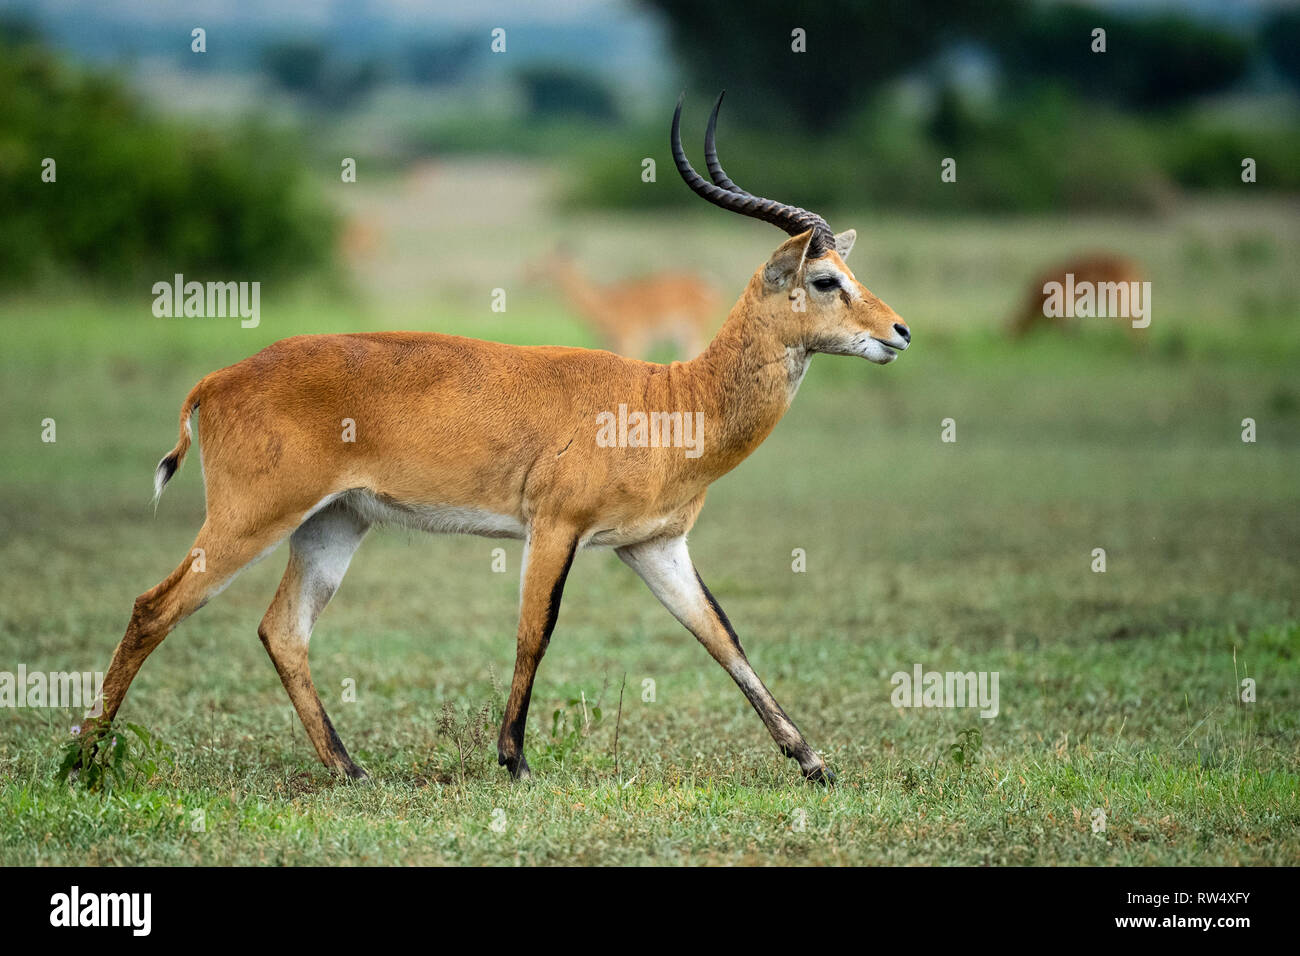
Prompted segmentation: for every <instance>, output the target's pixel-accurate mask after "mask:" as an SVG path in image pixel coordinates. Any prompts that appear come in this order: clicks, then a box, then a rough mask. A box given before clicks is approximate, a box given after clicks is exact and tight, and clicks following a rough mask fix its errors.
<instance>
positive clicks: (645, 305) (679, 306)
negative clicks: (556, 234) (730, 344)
mask: <svg viewBox="0 0 1300 956" xmlns="http://www.w3.org/2000/svg"><path fill="white" fill-rule="evenodd" d="M529 272H530V275H532V276H536V277H546V278H549V279H552V280H553V281H554V282H555V283H556V284H557V285H558V286H559V287H560V291H561V292H562V293H563V294H564V297H565V299H566V300H567V301H568V303H569V305H570V307H571V308H573V310H574V311H575V312H577V313H578V314H579V315H580V316H581V317H582V318H583V319H584V320H585V321H586V322H587V324H588V325H589V326H590V327H591V328H592V330H593V331H594V332H595V333H596V335H597V336H599V338H600V340H601V342H602V344H603V345H604V346H605V347H606V348H608V349H609V350H610V351H611V352H617V353H618V354H619V355H628V356H631V357H633V358H643V357H644V356H645V353H646V352H647V351H648V350H649V348H650V347H651V346H652V345H654V344H655V343H656V342H661V341H670V342H672V343H673V344H674V345H675V346H676V348H677V352H678V355H679V357H681V358H691V357H693V356H696V355H699V354H700V352H702V351H703V350H704V346H705V345H707V344H708V341H709V327H710V325H711V323H712V322H713V319H714V316H716V315H717V313H718V310H719V307H720V306H721V304H722V301H721V299H720V298H719V297H718V294H717V293H716V292H715V291H714V290H713V289H712V288H711V287H710V286H709V284H708V283H707V282H705V281H704V280H702V279H700V278H698V277H697V276H693V275H689V274H685V273H661V274H658V275H650V276H643V277H641V278H636V279H624V280H623V281H621V282H611V283H607V284H600V285H598V284H597V283H594V282H592V281H591V280H589V279H588V278H587V277H586V276H585V275H583V274H582V270H581V269H579V268H578V264H577V262H575V261H574V258H573V256H572V255H571V254H570V253H569V252H568V251H566V250H563V249H557V250H556V251H555V252H553V253H551V254H550V255H549V256H547V257H545V258H544V259H542V260H541V261H540V262H538V263H537V264H536V265H535V266H534V267H533V268H532V269H531V270H529Z"/></svg>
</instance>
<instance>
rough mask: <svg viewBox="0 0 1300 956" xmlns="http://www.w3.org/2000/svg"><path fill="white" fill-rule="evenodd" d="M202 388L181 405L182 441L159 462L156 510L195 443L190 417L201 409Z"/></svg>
mask: <svg viewBox="0 0 1300 956" xmlns="http://www.w3.org/2000/svg"><path fill="white" fill-rule="evenodd" d="M202 387H203V382H199V384H198V385H195V386H194V387H193V388H192V389H190V393H189V394H188V395H186V396H185V402H184V403H183V404H182V405H181V428H180V432H181V434H180V439H179V440H178V441H177V442H176V447H175V448H173V449H172V450H171V451H169V452H168V453H167V454H166V456H164V457H163V460H162V461H160V462H158V468H157V469H156V470H155V471H154V473H153V503H154V507H155V508H156V507H157V506H158V499H159V498H161V497H162V493H163V487H164V486H165V485H166V484H167V482H169V481H170V480H171V477H172V475H174V474H176V470H177V469H178V468H180V466H181V462H183V461H184V460H185V453H186V452H187V451H189V450H190V443H191V442H192V441H193V432H192V431H191V429H190V416H191V415H193V414H194V410H195V409H197V408H198V407H199V389H201V388H202Z"/></svg>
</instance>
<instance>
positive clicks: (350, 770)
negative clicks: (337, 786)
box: [339, 763, 370, 783]
mask: <svg viewBox="0 0 1300 956" xmlns="http://www.w3.org/2000/svg"><path fill="white" fill-rule="evenodd" d="M339 769H340V770H342V771H343V775H344V776H345V777H347V778H348V780H349V781H351V782H352V783H369V782H370V774H368V773H366V772H365V771H364V770H362V769H361V768H360V767H358V766H357V765H356V764H354V763H348V764H346V765H345V766H342V767H340V768H339Z"/></svg>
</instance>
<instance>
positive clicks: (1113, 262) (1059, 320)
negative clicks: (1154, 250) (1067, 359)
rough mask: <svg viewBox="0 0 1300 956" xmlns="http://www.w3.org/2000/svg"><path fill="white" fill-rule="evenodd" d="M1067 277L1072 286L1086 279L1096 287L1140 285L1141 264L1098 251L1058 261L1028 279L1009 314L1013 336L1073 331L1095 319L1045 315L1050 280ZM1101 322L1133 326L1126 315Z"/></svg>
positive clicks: (1056, 280)
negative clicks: (1017, 306) (1018, 302)
mask: <svg viewBox="0 0 1300 956" xmlns="http://www.w3.org/2000/svg"><path fill="white" fill-rule="evenodd" d="M1067 276H1072V277H1073V278H1071V279H1070V280H1069V283H1070V285H1072V286H1075V287H1077V286H1080V285H1081V284H1082V283H1085V282H1086V283H1091V284H1092V285H1093V287H1095V288H1097V289H1105V288H1106V287H1108V286H1109V285H1111V284H1116V285H1118V284H1120V283H1123V284H1124V285H1126V286H1127V285H1130V284H1132V283H1138V284H1139V287H1140V286H1141V283H1142V282H1143V275H1142V267H1141V266H1140V265H1138V263H1137V262H1135V261H1134V260H1133V259H1130V258H1128V257H1127V256H1121V255H1116V254H1113V253H1106V252H1100V253H1092V254H1087V255H1078V256H1074V257H1072V258H1070V259H1068V260H1065V261H1063V262H1059V263H1057V264H1055V265H1053V266H1051V267H1050V268H1047V269H1044V270H1043V271H1042V272H1040V273H1038V274H1037V275H1036V276H1035V277H1034V278H1033V280H1031V281H1030V283H1029V286H1028V288H1027V290H1026V293H1025V298H1024V305H1023V306H1022V307H1021V309H1020V311H1019V312H1017V313H1015V315H1014V316H1013V317H1012V319H1011V322H1010V325H1009V327H1008V331H1009V332H1010V334H1011V336H1012V337H1013V338H1021V337H1023V336H1025V335H1027V334H1028V333H1030V332H1032V331H1034V330H1035V329H1039V328H1057V329H1062V330H1065V331H1068V332H1075V331H1077V330H1078V326H1079V323H1080V322H1082V321H1094V322H1095V321H1098V320H1097V319H1091V320H1084V319H1079V318H1066V317H1056V316H1051V315H1048V314H1047V309H1046V307H1045V303H1046V301H1047V298H1048V292H1047V287H1048V286H1049V285H1050V284H1051V283H1060V284H1061V285H1065V284H1066V282H1067ZM1125 301H1128V299H1127V296H1125ZM1100 321H1102V322H1106V321H1113V322H1122V323H1123V324H1124V325H1125V326H1127V327H1128V328H1130V329H1132V323H1131V321H1130V319H1129V318H1128V317H1127V316H1122V315H1121V316H1114V315H1112V316H1109V317H1107V318H1104V319H1101V320H1100Z"/></svg>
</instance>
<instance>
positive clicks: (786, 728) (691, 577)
mask: <svg viewBox="0 0 1300 956" xmlns="http://www.w3.org/2000/svg"><path fill="white" fill-rule="evenodd" d="M617 553H618V556H619V557H620V558H622V559H623V561H624V563H625V564H627V565H628V567H630V568H632V570H634V571H635V572H636V573H637V574H639V575H641V579H642V580H643V581H645V583H646V584H647V585H649V587H650V590H651V591H653V592H654V595H655V597H657V598H658V599H659V600H660V601H661V602H663V605H664V607H666V608H668V610H669V611H671V612H672V615H673V617H675V618H677V620H679V621H681V622H682V624H683V625H685V626H686V629H687V630H688V631H690V632H691V633H692V634H694V635H695V637H696V638H697V639H698V640H699V642H700V643H701V644H703V645H704V647H705V649H706V650H707V651H708V652H709V653H710V654H712V655H713V659H714V660H715V661H717V662H718V663H719V664H721V665H722V666H723V667H724V668H725V669H726V671H727V673H728V674H730V675H731V679H732V680H734V681H735V682H736V683H737V684H738V685H739V686H740V689H741V690H742V691H744V693H745V696H746V697H748V698H749V702H750V703H751V704H753V706H754V710H756V711H758V716H759V717H761V718H763V723H764V724H766V725H767V729H768V732H769V733H770V734H771V735H772V739H773V740H775V741H776V743H777V746H778V747H780V748H781V753H783V754H785V755H786V756H787V757H791V758H793V759H794V760H797V761H799V767H800V769H802V770H803V775H804V776H805V777H807V778H808V779H809V780H816V781H819V782H823V783H829V782H832V781H834V779H835V775H834V774H832V773H831V772H830V770H829V769H828V768H827V766H826V762H825V761H824V760H822V758H821V757H819V756H817V754H815V753H814V752H813V749H812V748H811V747H809V746H808V741H806V740H804V738H803V734H801V733H799V728H798V727H796V726H795V725H794V721H792V720H791V719H790V718H789V717H788V716H786V713H785V711H784V710H782V709H781V705H780V704H778V703H777V702H776V698H774V697H773V696H772V694H771V692H770V691H769V690H768V689H767V688H766V687H765V686H763V682H762V681H761V680H759V679H758V675H757V674H755V673H754V668H753V667H751V666H750V663H749V659H748V658H746V657H745V651H744V649H743V648H741V646H740V638H739V637H737V636H736V632H735V630H734V629H733V628H732V626H731V622H730V621H729V620H727V615H726V614H725V613H724V612H723V610H722V608H721V607H719V606H718V602H717V601H716V600H714V598H713V595H712V594H710V593H709V589H708V588H707V587H705V586H704V582H703V581H701V580H700V575H699V573H698V572H697V571H696V570H695V565H694V564H692V563H691V556H690V554H689V553H688V552H687V550H686V537H685V536H684V535H683V536H680V537H676V538H656V539H654V540H653V541H644V542H642V543H640V544H634V545H628V546H627V547H624V548H618V549H617Z"/></svg>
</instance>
